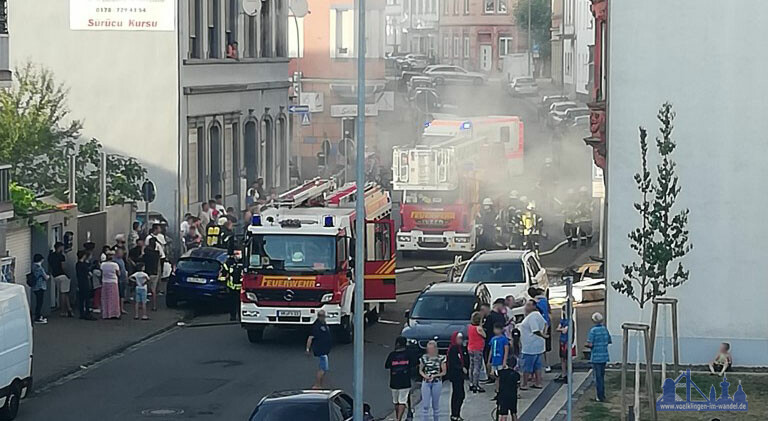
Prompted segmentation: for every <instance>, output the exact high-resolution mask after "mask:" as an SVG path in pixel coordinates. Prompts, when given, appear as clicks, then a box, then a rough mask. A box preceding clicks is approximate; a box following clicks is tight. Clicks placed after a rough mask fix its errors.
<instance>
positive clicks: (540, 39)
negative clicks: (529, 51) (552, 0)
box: [514, 0, 552, 57]
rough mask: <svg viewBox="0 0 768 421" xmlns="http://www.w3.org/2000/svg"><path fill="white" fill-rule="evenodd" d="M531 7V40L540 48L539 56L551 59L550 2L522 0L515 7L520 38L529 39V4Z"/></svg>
mask: <svg viewBox="0 0 768 421" xmlns="http://www.w3.org/2000/svg"><path fill="white" fill-rule="evenodd" d="M529 2H530V6H531V39H532V40H533V44H534V45H538V46H539V56H540V57H549V54H550V50H549V49H550V45H549V41H550V39H551V38H552V35H551V33H550V29H551V27H552V9H550V4H549V0H520V1H518V2H517V4H516V5H515V10H514V12H515V21H516V22H517V29H518V33H519V34H520V36H525V37H527V36H528V35H527V32H526V31H527V30H528V3H529Z"/></svg>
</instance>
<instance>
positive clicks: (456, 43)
mask: <svg viewBox="0 0 768 421" xmlns="http://www.w3.org/2000/svg"><path fill="white" fill-rule="evenodd" d="M460 49H461V44H460V42H459V36H458V35H454V36H453V56H454V57H456V58H459V57H461V51H460Z"/></svg>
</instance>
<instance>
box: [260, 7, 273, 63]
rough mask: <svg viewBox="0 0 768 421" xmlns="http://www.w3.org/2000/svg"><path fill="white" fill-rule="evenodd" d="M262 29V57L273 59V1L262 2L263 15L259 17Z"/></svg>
mask: <svg viewBox="0 0 768 421" xmlns="http://www.w3.org/2000/svg"><path fill="white" fill-rule="evenodd" d="M259 18H260V20H259V23H260V25H259V26H260V27H261V36H260V42H261V51H260V53H261V56H262V57H272V55H273V51H272V47H273V46H272V0H266V1H262V2H261V15H260V16H259Z"/></svg>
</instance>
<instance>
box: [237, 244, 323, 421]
mask: <svg viewBox="0 0 768 421" xmlns="http://www.w3.org/2000/svg"><path fill="white" fill-rule="evenodd" d="M335 243H336V237H334V236H330V235H285V234H277V235H272V234H268V235H256V236H254V237H253V238H252V239H251V240H250V246H251V247H250V255H249V256H248V267H249V269H258V270H259V272H263V273H266V274H268V273H270V272H272V273H274V272H277V273H280V272H304V273H310V274H317V273H332V271H334V270H335V269H336V256H335V255H336V244H335ZM274 419H275V420H277V419H280V420H283V419H284V418H274ZM299 419H304V418H299ZM267 420H272V418H267Z"/></svg>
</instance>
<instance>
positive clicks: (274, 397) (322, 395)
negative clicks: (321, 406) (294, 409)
mask: <svg viewBox="0 0 768 421" xmlns="http://www.w3.org/2000/svg"><path fill="white" fill-rule="evenodd" d="M338 392H340V390H314V389H311V390H283V391H278V392H272V393H270V394H269V395H267V396H265V397H264V399H263V401H262V402H266V401H269V402H270V403H274V402H281V401H293V402H296V401H303V402H311V401H327V400H328V399H329V398H330V397H331V396H332V395H334V394H336V393H338Z"/></svg>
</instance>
